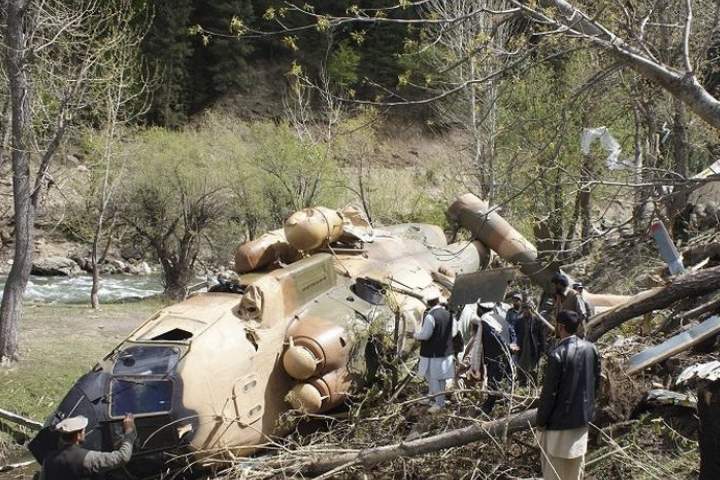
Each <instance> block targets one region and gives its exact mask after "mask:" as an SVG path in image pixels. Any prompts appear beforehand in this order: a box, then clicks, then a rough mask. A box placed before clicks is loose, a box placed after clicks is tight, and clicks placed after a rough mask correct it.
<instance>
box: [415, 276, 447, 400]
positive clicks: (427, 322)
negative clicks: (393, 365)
mask: <svg viewBox="0 0 720 480" xmlns="http://www.w3.org/2000/svg"><path fill="white" fill-rule="evenodd" d="M425 303H426V304H427V306H428V310H427V311H426V312H425V316H424V318H423V321H422V327H421V328H420V330H418V331H416V332H415V338H416V339H417V340H420V363H419V364H418V373H419V374H420V375H422V376H423V377H425V379H426V380H427V381H428V389H429V391H430V395H433V397H434V400H435V405H434V406H432V407H431V408H430V410H429V411H430V412H435V411H438V410H440V409H441V408H443V407H444V406H445V395H444V394H443V393H442V392H444V391H445V389H446V386H447V381H448V379H451V378H454V377H455V357H454V354H455V349H454V347H453V338H455V335H457V333H458V329H457V322H455V319H454V318H453V317H452V315H450V312H449V311H448V310H447V309H446V308H444V307H443V306H442V305H440V292H439V291H437V290H436V289H433V290H432V291H431V292H430V293H428V294H427V295H426V297H425Z"/></svg>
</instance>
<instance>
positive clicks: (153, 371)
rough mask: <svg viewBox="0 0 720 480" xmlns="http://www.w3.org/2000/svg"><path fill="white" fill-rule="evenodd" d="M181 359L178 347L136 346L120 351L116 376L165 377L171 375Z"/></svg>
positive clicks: (115, 368) (116, 364) (114, 369)
mask: <svg viewBox="0 0 720 480" xmlns="http://www.w3.org/2000/svg"><path fill="white" fill-rule="evenodd" d="M179 358H180V350H179V349H178V348H176V347H164V346H145V345H136V346H132V347H128V348H125V349H123V350H121V351H120V353H119V355H118V357H117V360H116V361H115V366H114V367H113V374H114V375H164V374H166V373H169V372H170V370H172V369H173V368H174V367H175V365H177V362H178V359H179Z"/></svg>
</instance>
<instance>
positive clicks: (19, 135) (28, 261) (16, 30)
mask: <svg viewBox="0 0 720 480" xmlns="http://www.w3.org/2000/svg"><path fill="white" fill-rule="evenodd" d="M24 4H25V2H24V1H22V0H6V1H4V2H3V9H4V10H5V22H6V26H5V32H4V33H5V42H6V46H5V59H4V60H5V69H6V72H7V76H8V79H9V85H10V102H11V105H12V134H11V147H12V170H13V203H14V207H15V212H14V219H15V254H14V257H13V265H12V268H11V270H10V273H9V275H8V278H7V281H6V283H5V289H4V290H3V298H2V304H1V305H0V361H12V360H16V359H17V350H18V325H19V323H20V319H21V317H22V298H23V293H24V292H25V287H26V286H27V282H28V278H29V277H30V270H31V268H32V253H33V250H32V249H33V224H34V221H35V204H34V202H33V195H32V193H33V192H32V188H31V182H30V165H29V158H28V149H27V139H26V129H27V125H28V124H29V123H30V120H29V117H30V109H29V98H28V97H29V94H30V92H29V84H28V79H27V72H26V66H25V33H24V31H23V24H24V17H25V10H24V6H25V5H24Z"/></svg>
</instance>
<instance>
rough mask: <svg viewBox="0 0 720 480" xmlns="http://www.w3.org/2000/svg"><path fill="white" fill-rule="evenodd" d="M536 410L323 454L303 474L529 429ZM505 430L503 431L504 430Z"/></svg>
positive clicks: (373, 461)
mask: <svg viewBox="0 0 720 480" xmlns="http://www.w3.org/2000/svg"><path fill="white" fill-rule="evenodd" d="M536 416H537V409H532V410H525V411H523V412H520V413H516V414H514V415H510V416H509V417H508V418H503V419H498V420H493V421H491V422H483V423H481V424H479V425H473V426H470V427H465V428H459V429H457V430H450V431H447V432H443V433H440V434H437V435H432V436H430V437H426V438H421V439H417V440H411V441H409V442H402V443H396V444H393V445H384V446H381V447H374V448H366V449H364V450H360V451H358V452H353V453H346V454H342V455H334V456H332V457H330V458H328V457H327V456H325V457H323V458H322V459H318V460H314V461H312V462H311V463H310V464H309V465H308V466H307V467H306V468H305V469H304V473H307V474H310V475H319V474H322V473H325V472H329V471H331V470H333V469H336V468H338V467H342V466H353V465H361V466H363V467H370V466H372V465H376V464H378V463H382V462H388V461H390V460H394V459H396V458H400V457H414V456H417V455H424V454H426V453H431V452H436V451H438V450H444V449H447V448H453V447H460V446H462V445H467V444H468V443H472V442H477V441H479V440H485V439H488V438H491V437H493V436H495V435H502V434H504V433H505V432H506V431H507V433H514V432H520V431H523V430H529V429H530V428H532V427H533V426H535V419H536ZM506 429H507V430H506Z"/></svg>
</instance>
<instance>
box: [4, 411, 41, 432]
mask: <svg viewBox="0 0 720 480" xmlns="http://www.w3.org/2000/svg"><path fill="white" fill-rule="evenodd" d="M0 418H1V419H3V420H7V421H8V422H12V423H16V424H18V425H22V426H23V427H26V428H29V429H30V430H38V431H39V430H42V428H43V424H42V423H40V422H37V421H35V420H33V419H30V418H27V417H23V416H22V415H18V414H17V413H13V412H8V411H7V410H3V409H1V408H0Z"/></svg>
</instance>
